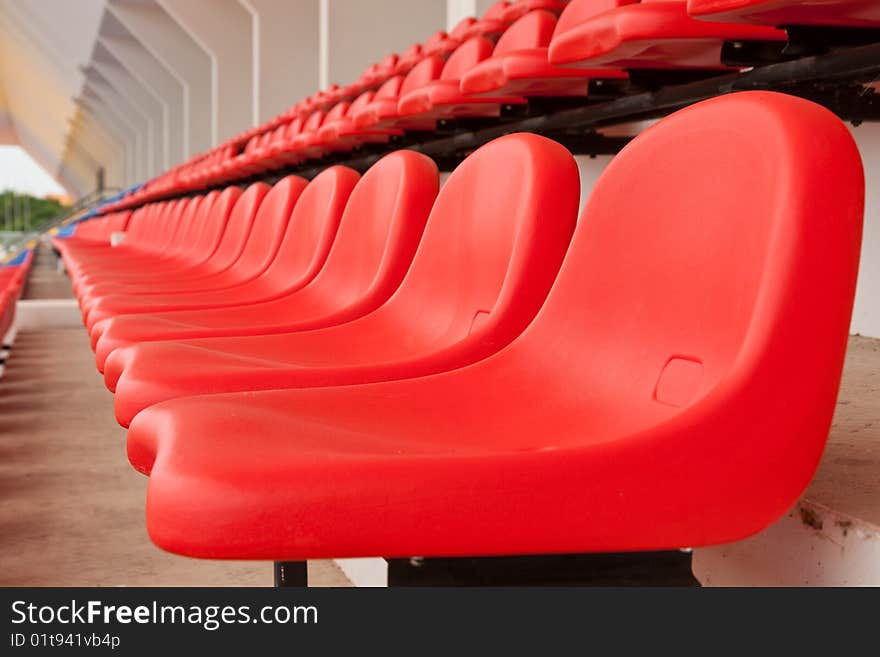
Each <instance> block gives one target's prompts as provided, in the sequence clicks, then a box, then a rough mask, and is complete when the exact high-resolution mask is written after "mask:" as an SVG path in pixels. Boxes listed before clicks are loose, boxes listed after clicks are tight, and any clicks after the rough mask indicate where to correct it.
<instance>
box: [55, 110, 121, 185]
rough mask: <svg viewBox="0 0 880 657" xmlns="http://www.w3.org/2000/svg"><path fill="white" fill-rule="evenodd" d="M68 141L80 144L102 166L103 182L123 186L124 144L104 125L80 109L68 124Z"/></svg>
mask: <svg viewBox="0 0 880 657" xmlns="http://www.w3.org/2000/svg"><path fill="white" fill-rule="evenodd" d="M69 141H70V142H74V141H75V142H77V143H80V144H82V145H83V146H84V147H85V148H86V149H87V150H88V151H89V152H90V153H92V154H93V156H94V158H95V159H96V160H97V161H98V162H99V163H100V165H101V166H103V167H104V171H105V176H106V177H105V182H106V184H107V185H108V186H110V187H124V186H125V184H126V180H125V144H124V142H122V141H120V140H119V139H118V137H116V136H115V135H114V133H112V132H110V131H108V130H107V129H106V127H104V126H101V125H97V124H96V123H95V121H94V120H93V117H92V116H91V115H90V114H88V113H86V112H85V111H84V110H81V111H80V112H78V113H77V115H76V118H75V119H74V121H73V123H72V124H71V126H70V133H69Z"/></svg>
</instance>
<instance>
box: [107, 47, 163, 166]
mask: <svg viewBox="0 0 880 657" xmlns="http://www.w3.org/2000/svg"><path fill="white" fill-rule="evenodd" d="M92 66H94V67H95V69H96V70H97V71H98V73H100V74H101V76H102V77H103V78H104V79H105V80H107V82H109V83H110V84H111V85H112V86H113V88H114V89H115V90H116V91H117V92H118V93H119V94H120V95H122V96H124V97H125V98H126V99H128V100H130V101H131V102H132V104H133V105H135V106H136V107H137V108H138V111H139V112H140V113H141V114H142V115H143V116H144V117H145V118H146V119H147V121H148V123H149V126H150V132H151V142H152V145H151V149H152V158H151V162H150V164H151V166H150V171H149V174H150V175H151V176H155V175H156V174H158V173H159V172H161V171H164V170H165V169H167V168H168V157H167V155H168V154H167V151H166V148H165V146H166V145H167V141H168V140H167V133H168V126H167V125H166V123H165V113H164V112H163V111H162V105H161V104H160V103H159V102H158V101H157V100H156V99H155V98H154V97H153V96H152V94H150V92H149V91H147V90H146V89H145V88H144V87H143V86H141V84H140V83H139V82H137V80H135V79H134V78H133V77H131V75H130V74H129V73H128V71H127V70H126V69H125V68H123V67H122V65H121V64H120V63H119V61H118V60H116V59H115V58H114V57H113V56H112V55H111V54H109V52H107V51H106V50H105V49H104V48H103V47H102V46H97V47H96V48H95V56H94V57H93V59H92Z"/></svg>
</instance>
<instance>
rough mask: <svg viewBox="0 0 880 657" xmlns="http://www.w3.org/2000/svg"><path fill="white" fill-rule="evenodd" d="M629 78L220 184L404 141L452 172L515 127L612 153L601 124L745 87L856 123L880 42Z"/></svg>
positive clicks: (380, 150)
mask: <svg viewBox="0 0 880 657" xmlns="http://www.w3.org/2000/svg"><path fill="white" fill-rule="evenodd" d="M734 45H735V44H734ZM631 77H632V79H631V81H630V82H629V83H628V84H626V85H624V86H622V87H621V86H619V85H610V87H609V85H605V86H604V87H601V86H600V87H597V88H593V89H591V94H590V95H589V96H588V97H587V98H585V99H583V100H581V101H579V104H577V105H575V106H572V101H571V100H570V99H568V100H565V101H559V102H556V103H554V102H553V101H549V100H542V101H536V102H535V103H532V104H530V105H528V106H527V107H526V108H525V109H523V108H519V107H505V108H503V109H502V115H501V117H500V119H495V120H491V121H490V123H487V121H486V120H485V119H481V120H479V121H470V122H469V121H467V120H464V121H458V122H441V124H440V125H439V126H438V131H437V132H431V133H418V134H416V133H407V134H405V135H403V136H402V137H398V138H394V139H392V140H391V141H390V142H389V143H387V144H382V145H370V146H365V147H362V148H359V149H356V150H354V151H351V152H347V153H342V154H333V155H329V156H326V157H324V158H322V159H320V160H314V161H310V162H306V163H303V164H299V165H295V166H290V167H286V168H283V169H275V170H272V171H269V172H264V173H262V174H260V175H257V176H253V177H251V178H247V179H240V180H236V181H230V182H227V183H224V184H223V185H221V186H220V187H225V186H226V185H228V184H247V183H250V182H255V181H264V182H268V183H274V182H276V181H277V180H279V179H281V178H282V177H284V176H286V175H290V174H296V175H299V176H303V177H305V178H308V179H311V178H313V177H314V176H316V175H318V174H319V173H320V172H321V171H323V170H324V169H325V168H327V167H328V166H331V165H335V164H341V165H345V166H348V167H351V168H353V169H356V170H358V171H361V172H363V171H366V170H367V169H368V168H369V167H370V166H372V165H373V164H374V163H375V162H376V161H377V160H379V159H380V158H381V157H383V156H384V155H386V154H387V153H389V152H391V151H394V150H398V149H401V148H407V149H410V150H414V151H418V152H421V153H424V154H426V155H429V156H431V157H432V158H433V159H434V160H435V161H436V162H437V163H438V166H439V167H440V168H441V170H444V171H449V170H451V169H453V168H454V167H455V166H456V165H457V164H458V163H459V162H461V160H463V159H464V158H465V157H467V155H468V154H470V153H471V152H473V151H474V150H475V149H477V148H479V147H480V146H482V145H483V144H485V143H487V142H489V141H491V140H493V139H496V138H497V137H501V136H503V135H506V134H510V133H513V132H531V133H536V134H541V135H544V136H546V137H550V138H552V139H555V140H557V141H559V142H560V143H561V144H563V145H564V146H566V147H567V148H568V149H569V150H571V151H572V152H573V153H574V154H576V155H590V156H597V155H607V154H614V153H617V152H619V151H620V150H621V149H622V148H623V147H624V146H625V145H626V144H627V143H628V142H629V140H630V139H631V138H632V137H631V136H622V137H621V136H608V135H603V134H602V133H600V132H599V130H600V129H603V128H608V127H610V126H615V125H618V126H619V125H623V124H627V123H632V122H635V121H642V120H649V119H657V118H660V117H663V116H665V115H667V114H669V113H671V112H674V111H676V110H679V109H681V108H683V107H686V106H688V105H691V104H693V103H696V102H699V101H702V100H706V99H708V98H713V97H715V96H722V95H725V94H729V93H733V92H737V91H746V90H770V91H779V92H783V93H788V94H792V95H795V96H800V97H803V98H807V99H809V100H812V101H814V102H817V103H819V104H821V105H824V106H825V107H827V108H829V109H830V110H831V111H833V112H835V113H836V114H837V115H838V116H840V118H841V119H843V120H845V121H850V122H852V123H853V124H856V125H857V124H859V123H861V122H863V121H878V120H880V100H878V94H877V91H876V90H875V88H874V87H873V86H872V85H873V83H875V82H878V80H880V43H876V42H875V43H870V44H868V45H860V46H857V47H846V48H842V49H840V50H834V51H832V52H829V53H823V54H818V55H811V56H806V57H800V58H797V59H790V60H788V61H780V62H777V63H770V64H766V65H762V66H756V67H754V68H751V69H747V70H745V71H742V72H736V73H726V74H717V73H696V74H694V73H689V74H681V73H678V74H674V73H668V72H662V71H640V72H634V73H633V74H632V76H631ZM438 133H439V136H438ZM203 191H204V190H199V193H201V192H203ZM193 193H195V192H193Z"/></svg>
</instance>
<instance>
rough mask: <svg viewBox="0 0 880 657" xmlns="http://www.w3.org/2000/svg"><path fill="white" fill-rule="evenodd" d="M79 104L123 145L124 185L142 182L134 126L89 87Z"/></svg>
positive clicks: (137, 139)
mask: <svg viewBox="0 0 880 657" xmlns="http://www.w3.org/2000/svg"><path fill="white" fill-rule="evenodd" d="M80 104H81V105H83V106H84V107H86V108H87V109H88V110H89V111H90V112H91V113H92V114H93V116H94V118H95V120H96V122H97V123H98V125H101V126H102V127H105V128H106V129H107V130H108V131H112V132H114V133H115V134H116V135H117V136H118V137H119V138H120V140H121V141H122V142H123V143H124V144H125V179H126V185H133V184H135V183H139V182H143V179H142V176H141V173H142V172H141V169H140V167H139V162H142V161H143V150H142V145H141V143H140V139H141V138H140V134H139V133H138V131H137V130H136V129H135V128H134V126H133V125H132V124H131V123H130V122H128V121H126V120H125V119H124V118H123V117H121V116H120V115H119V113H118V111H116V110H114V109H113V108H112V107H110V106H108V105H107V104H106V103H104V102H103V101H102V100H101V98H100V97H99V96H97V95H95V94H94V93H93V92H92V91H91V90H90V87H89V86H86V87H85V88H84V89H83V97H82V99H81V100H80Z"/></svg>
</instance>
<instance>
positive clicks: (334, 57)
mask: <svg viewBox="0 0 880 657" xmlns="http://www.w3.org/2000/svg"><path fill="white" fill-rule="evenodd" d="M322 7H326V12H327V44H326V48H325V50H326V53H327V57H328V62H327V80H328V82H329V83H330V84H334V83H336V84H340V85H345V84H349V83H351V82H354V81H355V80H357V79H358V78H359V77H360V75H361V73H362V72H363V71H364V69H365V68H366V67H367V66H368V65H370V64H372V63H374V62H377V61H379V60H380V59H382V58H383V57H384V56H385V55H387V54H389V53H392V52H400V51H402V50H405V49H406V48H407V47H409V46H410V45H412V44H413V43H417V42H419V41H424V40H425V39H427V38H428V37H429V36H430V35H431V34H432V33H434V32H436V31H437V30H442V29H443V27H444V26H445V25H446V3H445V2H443V0H370V2H364V1H363V0H323V2H322Z"/></svg>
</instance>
